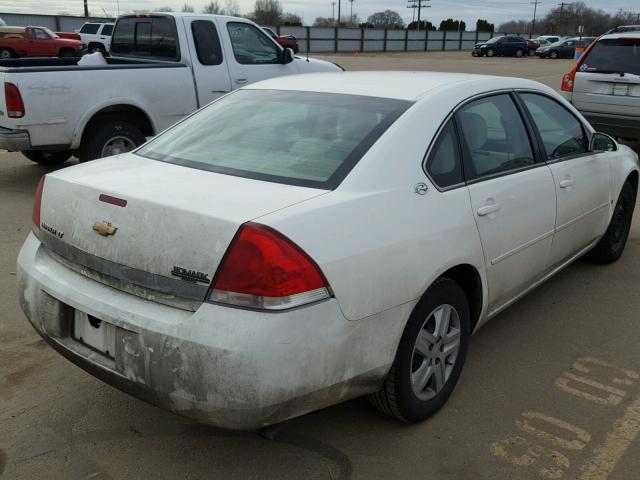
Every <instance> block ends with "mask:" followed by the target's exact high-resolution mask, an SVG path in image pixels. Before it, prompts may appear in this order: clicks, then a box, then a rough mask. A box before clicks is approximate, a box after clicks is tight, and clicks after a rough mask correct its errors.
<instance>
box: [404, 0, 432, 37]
mask: <svg viewBox="0 0 640 480" xmlns="http://www.w3.org/2000/svg"><path fill="white" fill-rule="evenodd" d="M430 1H431V0H408V3H409V5H407V8H417V9H418V30H420V11H421V10H422V9H423V8H431V5H422V2H430ZM414 12H415V10H414Z"/></svg>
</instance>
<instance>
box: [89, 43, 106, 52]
mask: <svg viewBox="0 0 640 480" xmlns="http://www.w3.org/2000/svg"><path fill="white" fill-rule="evenodd" d="M88 50H89V53H96V52H100V53H102V55H104V54H105V53H107V50H106V49H105V48H104V45H102V44H101V43H90V44H89V48H88Z"/></svg>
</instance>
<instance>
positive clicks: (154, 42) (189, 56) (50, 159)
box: [0, 13, 341, 164]
mask: <svg viewBox="0 0 640 480" xmlns="http://www.w3.org/2000/svg"><path fill="white" fill-rule="evenodd" d="M104 60H105V61H104V64H102V65H83V64H82V62H81V64H80V65H78V60H77V59H25V60H19V59H16V60H5V61H0V82H1V83H2V84H4V88H1V87H0V149H5V150H9V151H21V152H22V153H23V154H24V155H25V156H26V157H28V158H29V159H31V160H33V161H35V162H38V163H42V164H55V163H61V162H64V161H66V160H67V159H68V158H69V157H71V155H75V156H78V158H80V160H81V161H87V160H92V159H95V158H101V157H107V156H110V155H115V154H117V153H121V152H125V151H129V150H132V149H134V148H135V147H137V146H138V145H140V144H142V143H143V142H144V141H145V138H146V137H150V136H153V135H155V134H157V133H159V132H160V131H162V130H164V129H165V128H167V127H169V126H170V125H172V124H174V123H176V122H177V121H178V120H180V119H182V118H184V117H185V116H186V115H188V114H190V113H192V112H193V111H195V110H196V109H198V108H199V107H201V106H203V105H206V104H207V103H209V102H211V101H212V100H215V99H216V98H218V97H220V96H221V95H224V94H225V93H227V92H230V91H231V90H233V89H235V88H237V87H240V86H243V85H247V84H249V83H252V82H256V81H258V80H263V79H266V78H271V77H277V76H280V75H290V74H297V73H311V72H324V71H336V70H341V67H339V66H337V65H334V64H332V63H330V62H325V61H321V60H314V59H308V58H299V57H294V56H293V52H292V51H291V50H290V49H283V48H282V47H281V46H279V45H278V44H277V43H276V42H275V41H274V40H273V39H272V38H271V37H270V36H269V35H267V34H266V33H265V32H264V31H263V30H262V29H261V28H260V27H258V26H257V25H256V24H254V23H253V22H251V21H249V20H246V19H244V18H236V17H227V16H221V15H205V14H202V15H195V14H188V13H185V14H182V13H152V14H136V15H124V16H121V17H119V19H118V20H117V22H116V25H115V28H114V31H113V36H112V42H111V57H109V58H106V59H104ZM3 107H4V108H3ZM3 110H4V111H3Z"/></svg>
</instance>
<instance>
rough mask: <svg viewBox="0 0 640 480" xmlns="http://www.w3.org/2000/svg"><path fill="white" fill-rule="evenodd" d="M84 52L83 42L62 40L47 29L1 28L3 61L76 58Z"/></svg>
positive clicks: (0, 52)
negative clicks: (22, 58) (37, 58)
mask: <svg viewBox="0 0 640 480" xmlns="http://www.w3.org/2000/svg"><path fill="white" fill-rule="evenodd" d="M82 50H83V44H82V42H80V41H78V40H73V39H70V38H60V36H59V35H57V34H56V33H54V32H52V31H51V30H49V29H48V28H46V27H0V59H2V60H7V59H9V58H14V57H75V56H78V55H80V54H81V53H82Z"/></svg>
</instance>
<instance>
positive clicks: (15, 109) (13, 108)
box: [4, 82, 24, 118]
mask: <svg viewBox="0 0 640 480" xmlns="http://www.w3.org/2000/svg"><path fill="white" fill-rule="evenodd" d="M4 98H5V101H6V103H7V116H8V117H10V118H22V117H24V103H23V102H22V95H20V90H18V87H17V86H16V85H15V84H13V83H10V82H4Z"/></svg>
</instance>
